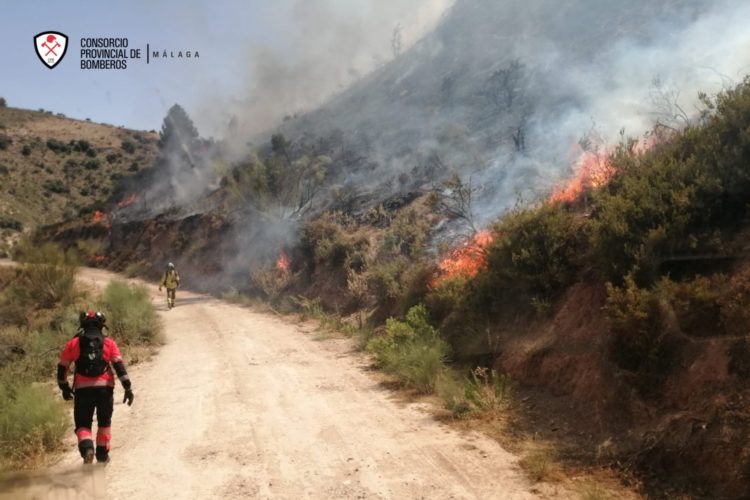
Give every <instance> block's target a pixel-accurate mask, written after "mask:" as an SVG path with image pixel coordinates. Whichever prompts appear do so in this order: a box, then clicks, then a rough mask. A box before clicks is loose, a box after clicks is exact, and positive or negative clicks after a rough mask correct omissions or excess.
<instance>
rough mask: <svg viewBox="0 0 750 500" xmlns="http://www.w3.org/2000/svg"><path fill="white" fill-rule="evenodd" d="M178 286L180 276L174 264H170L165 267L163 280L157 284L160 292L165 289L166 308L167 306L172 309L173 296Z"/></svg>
mask: <svg viewBox="0 0 750 500" xmlns="http://www.w3.org/2000/svg"><path fill="white" fill-rule="evenodd" d="M178 286H180V275H179V274H177V270H176V269H175V268H174V264H172V263H171V262H170V263H169V264H168V265H167V270H166V271H165V272H164V278H163V279H162V280H161V283H160V284H159V291H160V292H161V289H162V287H164V288H166V289H167V306H169V308H170V309H172V308H173V307H174V300H175V294H176V292H177V287H178Z"/></svg>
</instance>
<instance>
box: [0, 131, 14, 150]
mask: <svg viewBox="0 0 750 500" xmlns="http://www.w3.org/2000/svg"><path fill="white" fill-rule="evenodd" d="M11 144H13V139H11V138H10V137H8V136H7V135H5V134H0V150H3V151H5V150H6V149H8V146H10V145H11Z"/></svg>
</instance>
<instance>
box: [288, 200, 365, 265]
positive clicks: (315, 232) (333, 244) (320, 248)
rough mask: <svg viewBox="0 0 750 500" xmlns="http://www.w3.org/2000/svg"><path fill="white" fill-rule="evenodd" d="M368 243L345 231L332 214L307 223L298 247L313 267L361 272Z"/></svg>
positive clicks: (358, 236) (363, 238)
mask: <svg viewBox="0 0 750 500" xmlns="http://www.w3.org/2000/svg"><path fill="white" fill-rule="evenodd" d="M368 246H369V241H368V240H367V239H366V238H365V237H363V236H360V235H358V234H356V233H355V234H352V233H351V232H347V231H346V230H345V229H344V227H343V226H342V225H341V224H339V223H338V222H337V221H336V217H335V215H333V214H326V215H324V216H322V217H321V218H319V219H316V220H314V221H312V222H310V223H308V224H307V225H306V226H305V228H304V230H303V232H302V241H301V248H302V250H303V252H305V254H306V256H307V257H308V258H309V259H310V260H311V261H312V262H313V263H314V265H315V268H316V269H317V268H324V269H329V270H330V269H336V270H343V271H347V270H348V269H349V268H345V266H347V265H348V266H351V267H350V268H351V269H353V270H354V271H357V272H359V271H361V270H363V268H364V266H365V265H366V257H365V256H364V252H365V251H366V249H367V248H368Z"/></svg>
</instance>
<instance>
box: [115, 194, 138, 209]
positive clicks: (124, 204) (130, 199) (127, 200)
mask: <svg viewBox="0 0 750 500" xmlns="http://www.w3.org/2000/svg"><path fill="white" fill-rule="evenodd" d="M136 201H138V196H136V195H135V194H131V195H130V196H128V197H127V198H125V199H124V200H122V201H121V202H120V203H118V204H117V208H126V207H129V206H130V205H132V204H133V203H135V202H136Z"/></svg>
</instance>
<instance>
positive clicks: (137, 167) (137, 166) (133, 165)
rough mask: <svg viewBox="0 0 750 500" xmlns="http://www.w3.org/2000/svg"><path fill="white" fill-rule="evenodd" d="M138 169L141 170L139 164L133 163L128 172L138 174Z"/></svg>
mask: <svg viewBox="0 0 750 500" xmlns="http://www.w3.org/2000/svg"><path fill="white" fill-rule="evenodd" d="M140 168H141V166H140V164H139V163H138V162H137V161H134V162H133V163H131V164H130V166H129V167H128V172H138V170H140Z"/></svg>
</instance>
